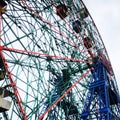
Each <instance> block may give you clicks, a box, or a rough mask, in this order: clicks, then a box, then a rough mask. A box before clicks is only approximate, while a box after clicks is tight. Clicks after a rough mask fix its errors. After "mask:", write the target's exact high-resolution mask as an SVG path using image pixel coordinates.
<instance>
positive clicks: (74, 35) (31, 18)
mask: <svg viewBox="0 0 120 120" xmlns="http://www.w3.org/2000/svg"><path fill="white" fill-rule="evenodd" d="M101 17H102V16H101ZM0 28H1V30H0V118H1V120H80V119H81V120H88V119H89V120H90V119H91V120H92V119H95V120H97V119H98V120H113V118H114V120H117V119H120V110H119V108H120V107H119V102H120V99H119V92H118V88H117V83H116V80H115V77H114V73H113V70H112V67H111V64H110V61H109V58H108V56H107V53H106V50H105V47H104V44H103V42H102V40H101V37H100V35H99V33H98V30H97V28H96V26H95V24H94V21H93V20H92V18H91V16H90V14H89V12H88V10H87V8H86V7H85V5H84V3H83V2H82V1H81V0H0Z"/></svg>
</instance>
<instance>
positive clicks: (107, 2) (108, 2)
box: [83, 0, 120, 91]
mask: <svg viewBox="0 0 120 120" xmlns="http://www.w3.org/2000/svg"><path fill="white" fill-rule="evenodd" d="M83 1H84V3H85V4H86V7H87V8H88V10H89V12H90V14H91V16H92V18H93V19H94V22H95V24H96V26H97V28H98V30H99V32H100V34H101V36H102V39H103V42H104V44H105V46H106V49H107V52H108V55H109V57H110V60H111V63H112V67H113V70H114V73H115V76H116V80H117V83H118V87H119V91H120V0H83Z"/></svg>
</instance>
